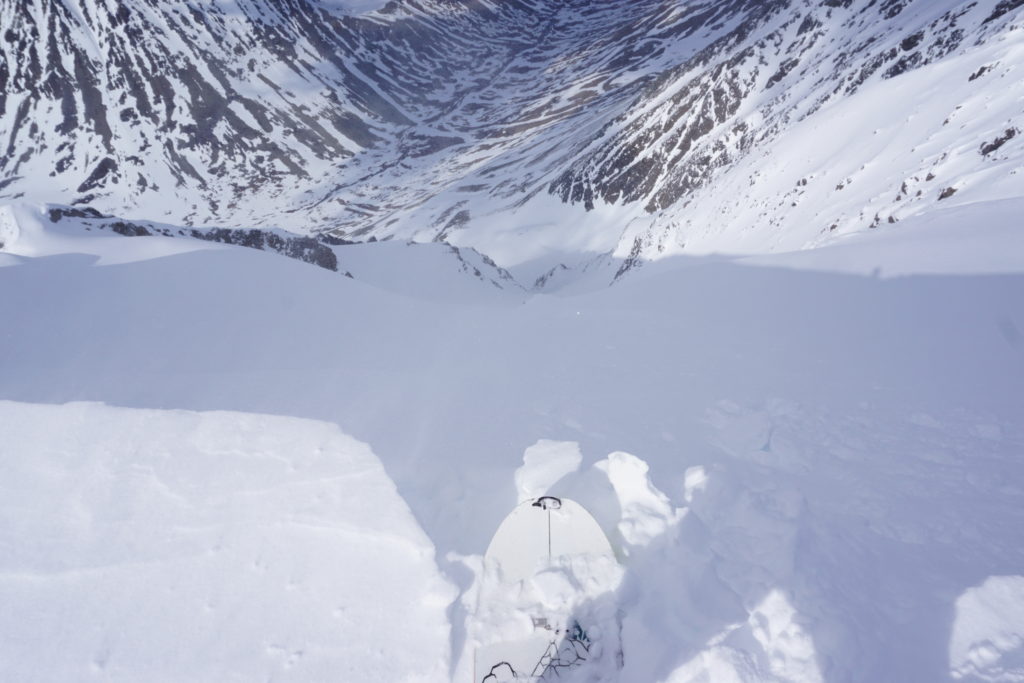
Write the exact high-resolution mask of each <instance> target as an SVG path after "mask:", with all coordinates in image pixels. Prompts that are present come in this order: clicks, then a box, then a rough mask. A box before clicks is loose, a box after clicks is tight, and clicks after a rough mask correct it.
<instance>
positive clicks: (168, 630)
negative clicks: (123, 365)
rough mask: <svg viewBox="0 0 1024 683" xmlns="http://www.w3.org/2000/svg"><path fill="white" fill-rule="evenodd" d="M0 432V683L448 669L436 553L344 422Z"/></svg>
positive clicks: (89, 409) (80, 410) (140, 417)
mask: <svg viewBox="0 0 1024 683" xmlns="http://www.w3.org/2000/svg"><path fill="white" fill-rule="evenodd" d="M0 422H2V423H3V424H4V438H3V440H2V442H0V481H2V482H3V491H4V493H3V496H0V547H2V548H4V549H5V550H4V552H3V553H0V603H2V604H3V605H4V609H3V610H2V611H0V679H3V680H7V681H14V680H23V681H24V680H68V681H70V680H85V679H92V678H99V679H102V680H110V681H122V680H123V681H140V680H190V681H225V680H351V681H356V680H359V681H437V680H443V679H444V678H446V677H447V671H448V669H447V666H448V662H447V661H446V657H445V654H444V653H445V652H446V651H447V648H446V645H447V642H448V625H447V618H446V616H445V608H446V605H447V604H448V603H449V602H450V601H451V599H452V597H453V596H452V594H451V589H450V587H449V585H448V584H447V583H446V582H445V581H444V580H443V579H442V578H441V577H440V575H439V573H438V570H437V567H436V565H435V563H434V557H433V554H434V548H433V546H432V544H431V543H430V541H429V540H428V539H427V537H426V536H425V535H424V533H423V532H422V530H421V529H420V528H419V527H418V525H417V524H416V523H415V521H414V520H413V518H412V515H411V514H410V512H409V510H408V508H407V507H406V505H405V503H404V502H403V501H402V500H401V498H399V496H398V495H397V493H396V491H395V487H394V485H393V484H392V482H391V480H390V479H389V478H388V477H387V475H386V474H385V472H384V470H383V468H382V467H381V464H380V462H379V461H378V460H377V458H376V457H375V456H374V455H373V453H371V452H370V450H369V448H368V447H367V446H365V445H363V444H361V443H358V442H356V441H355V440H353V439H351V438H350V437H348V436H346V435H345V434H343V433H341V432H340V431H339V430H338V429H337V427H335V426H333V425H331V424H327V423H322V422H313V421H310V420H301V419H294V418H283V417H275V416H266V415H253V414H243V413H230V412H210V413H198V412H187V411H157V410H134V409H126V408H114V407H107V406H103V405H99V404H85V403H75V404H68V405H62V406H52V405H32V404H24V403H12V402H0ZM396 633H400V634H401V635H400V638H397V637H396Z"/></svg>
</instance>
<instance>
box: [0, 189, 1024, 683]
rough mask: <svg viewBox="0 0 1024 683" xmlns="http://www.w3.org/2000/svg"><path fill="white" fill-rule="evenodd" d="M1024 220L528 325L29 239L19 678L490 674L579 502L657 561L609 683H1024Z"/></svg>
mask: <svg viewBox="0 0 1024 683" xmlns="http://www.w3.org/2000/svg"><path fill="white" fill-rule="evenodd" d="M1022 214H1024V206H1022V204H1021V200H1019V199H1009V200H1006V201H1003V202H989V203H976V204H971V205H962V206H959V207H955V208H954V209H952V210H951V211H948V212H942V213H941V214H935V216H936V219H935V221H934V222H932V221H925V219H923V218H922V219H921V220H920V221H919V222H918V224H916V225H915V224H914V222H913V221H911V220H907V221H903V222H901V223H899V224H896V225H895V226H893V227H891V229H889V230H886V231H884V232H883V231H879V230H864V231H863V232H862V233H859V234H858V235H856V236H854V237H851V238H847V239H845V240H841V241H838V242H837V243H836V244H834V245H833V246H831V247H829V248H828V249H822V250H816V251H810V252H800V253H796V254H783V255H779V256H777V257H766V256H760V257H757V258H756V259H743V258H736V259H729V258H724V257H714V258H712V257H705V258H698V257H684V256H677V257H674V258H666V259H662V260H661V261H659V262H657V263H654V264H647V265H645V266H643V267H641V268H639V269H636V270H634V271H632V272H629V273H626V274H625V275H624V276H623V277H622V278H620V280H619V281H618V283H617V284H616V285H615V286H613V287H610V288H607V287H604V286H601V287H597V286H592V287H591V286H587V287H580V288H578V290H579V291H581V293H576V294H571V293H569V292H572V291H578V290H574V289H573V287H571V286H569V287H567V288H565V289H562V290H559V291H561V292H563V293H562V294H546V295H545V294H533V295H527V294H526V293H525V291H524V292H522V293H521V294H517V295H515V296H512V295H511V294H509V295H504V294H500V293H499V296H496V297H492V296H490V295H489V296H476V295H475V294H474V292H478V291H479V290H480V289H481V288H482V289H484V290H487V291H491V290H495V288H494V286H493V285H492V284H489V283H487V282H484V281H481V280H480V279H478V278H476V277H472V276H468V275H467V276H466V277H463V278H452V279H450V280H448V283H447V284H446V285H443V287H444V288H446V289H447V291H441V289H440V288H441V287H442V285H440V284H438V285H436V286H434V287H433V288H431V289H427V288H424V291H422V292H420V291H418V290H417V288H416V287H414V286H409V285H408V284H404V285H401V286H393V287H385V286H384V285H385V284H386V282H385V281H386V280H387V277H386V276H387V272H386V270H387V269H386V266H385V265H384V263H385V262H386V260H387V258H390V256H388V257H387V258H385V257H383V256H379V255H374V252H373V250H374V249H395V248H396V247H398V246H400V245H396V244H388V243H383V244H367V245H361V246H360V247H359V249H360V250H363V251H364V253H363V255H362V256H358V257H357V256H353V257H352V262H351V267H352V270H353V273H354V274H357V271H358V270H359V268H360V264H361V263H362V264H365V265H364V266H363V272H365V273H367V274H368V280H367V281H365V282H364V281H360V280H359V279H350V278H347V277H344V276H342V275H341V274H339V273H337V272H331V271H329V270H325V269H323V268H316V267H314V266H311V265H308V264H304V263H301V262H298V261H295V260H289V259H285V258H283V257H281V256H279V255H276V254H271V253H265V252H260V251H256V250H252V249H242V248H237V247H229V246H225V245H217V244H211V243H207V242H199V241H192V240H180V239H172V238H167V237H163V236H151V237H132V238H126V237H120V236H113V235H109V234H96V233H86V234H81V233H76V234H74V235H71V234H70V233H64V232H61V230H63V228H62V227H61V226H63V225H64V223H63V222H62V223H58V224H57V225H56V226H53V225H50V224H48V222H47V221H46V220H45V219H43V217H42V214H40V213H38V212H37V211H35V210H34V209H31V208H30V207H29V208H26V207H20V208H16V209H14V210H8V211H7V212H6V219H5V221H4V222H3V226H4V227H3V228H2V232H3V235H4V238H3V239H4V240H5V243H6V244H7V246H6V247H5V249H4V251H3V252H0V292H3V296H0V321H2V328H0V399H5V400H6V401H8V402H6V403H3V404H2V405H0V421H2V424H3V432H4V435H5V438H4V439H3V441H2V443H0V449H2V454H3V458H2V462H0V467H2V468H3V469H4V473H5V474H4V476H3V477H0V489H2V491H0V492H2V495H0V517H2V518H3V519H4V520H7V521H5V522H4V524H3V525H0V529H2V534H3V536H2V542H0V544H2V546H3V547H5V548H8V552H5V553H3V556H4V559H3V563H4V565H3V570H2V572H0V590H3V591H4V602H5V604H15V605H17V609H16V610H15V611H14V612H13V613H12V612H10V611H5V612H4V615H3V616H2V617H0V625H2V628H3V629H4V632H5V636H4V638H2V639H0V648H3V649H2V651H0V661H2V662H4V666H7V667H9V669H8V670H9V671H13V672H15V674H19V675H16V676H14V677H15V678H25V677H27V678H28V679H29V680H31V679H32V676H34V675H36V673H37V672H39V671H41V669H39V667H41V666H44V665H45V666H53V667H54V669H53V671H54V672H56V673H55V675H57V677H63V674H64V673H65V672H67V673H68V676H71V677H78V678H85V679H88V678H89V677H94V678H97V679H103V678H104V677H108V678H114V677H116V675H119V674H120V675H123V677H125V678H132V677H134V678H135V679H138V678H145V679H159V678H160V676H161V675H162V674H164V675H166V677H167V678H169V679H174V678H178V679H182V678H188V679H190V680H193V679H206V680H223V679H231V677H232V676H235V677H238V678H244V679H250V678H252V677H259V676H270V675H273V676H275V677H276V678H278V679H282V680H283V679H291V680H305V679H308V678H309V677H310V676H313V677H318V678H328V679H329V678H337V679H340V680H374V677H376V679H378V680H402V679H403V677H406V678H409V677H414V676H415V675H422V676H425V677H426V678H427V679H429V680H442V679H446V678H451V680H458V681H463V680H466V678H465V676H466V675H467V669H466V668H465V667H466V666H467V664H466V662H467V659H466V657H467V656H468V654H471V648H472V647H473V645H474V640H473V635H472V634H473V633H474V631H473V630H472V628H476V626H475V625H474V624H475V623H476V622H474V621H473V620H474V618H475V617H476V615H474V613H473V609H474V608H473V601H472V599H471V598H472V596H473V594H474V590H476V588H475V586H476V573H475V572H476V570H477V569H478V568H479V555H481V554H482V553H483V551H484V549H485V548H486V546H487V543H488V541H489V539H490V536H491V534H492V533H493V532H494V530H495V528H496V527H497V525H498V523H499V522H500V521H501V519H502V518H503V517H504V516H505V514H506V513H507V512H508V511H509V510H510V509H511V508H512V506H513V505H514V504H515V503H516V502H517V500H518V499H519V497H520V495H522V491H523V490H525V489H524V487H529V488H530V490H531V491H534V490H539V489H540V488H545V487H547V486H549V485H550V491H551V492H553V493H556V494H563V495H566V496H569V497H572V498H575V499H576V500H579V501H580V502H582V503H584V504H585V505H586V506H587V507H588V509H590V510H591V511H592V512H593V513H594V514H595V516H596V517H597V518H598V520H599V521H600V522H601V524H602V525H603V526H604V528H605V530H606V531H607V532H608V534H609V536H610V538H611V539H612V541H613V543H614V544H615V546H616V549H617V551H618V552H619V553H620V556H621V557H622V558H623V561H624V576H623V578H622V582H621V584H620V585H619V587H618V588H617V589H616V591H615V592H614V593H613V594H612V595H610V596H609V595H604V596H592V597H593V598H594V600H609V599H610V600H613V601H614V603H615V604H616V605H617V606H618V608H619V609H621V611H622V615H623V616H622V642H623V655H624V669H623V670H622V671H621V672H619V671H615V670H608V669H605V670H602V671H598V672H591V673H595V674H596V675H598V676H599V677H600V678H603V679H604V680H619V681H672V682H673V683H682V682H684V681H694V682H696V681H707V680H714V681H722V680H737V681H745V682H750V681H814V680H822V681H829V682H832V681H865V682H867V681H880V680H904V681H940V680H949V679H951V678H955V679H958V680H972V681H982V680H984V681H1012V680H1019V679H1020V677H1021V676H1024V668H1022V664H1021V661H1022V657H1024V647H1022V643H1024V622H1022V620H1021V615H1022V614H1024V596H1022V593H1021V590H1020V586H1021V583H1022V582H1024V572H1022V568H1024V531H1022V530H1024V418H1022V416H1024V391H1022V389H1021V387H1022V386H1024V308H1022V305H1021V302H1022V301H1024V260H1022V259H1021V254H1022V253H1024V249H1022V245H1021V241H1020V240H1021V236H1020V231H1019V229H1017V228H1019V216H1020V215H1022ZM929 222H931V223H932V224H931V225H929V224H928V223H929ZM931 228H934V230H933V229H931ZM69 235H70V236H69ZM72 238H74V239H72ZM147 245H148V246H147ZM183 245H184V246H183ZM965 245H969V246H970V248H965ZM344 249H345V247H339V250H344ZM11 252H13V253H11ZM339 253H343V251H341V252H339ZM413 253H414V252H413V251H409V252H407V254H408V258H409V259H410V263H411V262H412V260H414V259H415V258H416V257H415V256H413V255H412V254H413ZM415 253H422V254H424V255H426V254H432V253H433V252H429V251H424V252H415ZM424 258H425V259H426V260H427V261H430V259H431V258H432V257H429V256H424ZM608 265H609V266H610V267H608V268H606V269H605V270H602V271H601V272H600V273H599V275H600V276H601V278H604V277H605V276H608V277H609V278H610V276H611V275H612V274H614V272H616V266H617V265H619V264H616V263H611V264H608ZM431 267H433V266H431ZM437 267H440V266H437ZM403 269H405V267H403ZM369 275H373V277H375V278H378V281H377V282H374V280H373V278H370V277H369ZM421 276H422V275H421ZM587 277H589V276H587ZM392 279H393V281H395V282H399V283H401V282H402V281H403V275H402V273H401V272H398V273H394V274H393V275H392ZM602 282H603V283H606V282H607V280H606V279H605V280H602ZM378 285H381V286H378ZM389 290H390V291H389ZM495 291H496V290H495ZM68 401H91V402H101V403H103V404H106V406H100V405H87V406H83V405H78V404H75V405H70V406H61V405H54V404H64V403H66V402H68ZM26 404H33V405H26ZM142 409H144V410H142ZM182 411H187V412H182ZM191 411H201V412H199V413H196V412H191ZM202 411H235V412H232V413H222V412H218V413H212V414H211V413H206V412H202ZM254 414H258V415H262V416H263V417H256V416H254ZM296 418H303V420H298V419H296ZM310 420H318V421H320V422H311V421H310ZM324 422H327V423H333V424H335V425H337V426H338V427H340V429H341V430H343V431H344V432H345V433H346V434H351V435H352V436H353V437H354V438H356V439H359V440H360V441H362V442H365V443H367V444H368V445H369V447H370V448H371V449H372V451H373V454H375V455H376V457H377V458H379V459H380V463H382V464H383V467H384V470H385V471H386V472H387V475H388V477H390V479H391V480H392V481H393V482H394V485H395V486H396V487H397V492H398V494H400V496H401V497H402V499H404V504H403V502H402V501H401V500H398V499H397V497H396V496H395V495H394V493H393V492H392V489H391V488H390V484H389V483H388V482H387V481H386V480H385V479H384V478H383V473H382V472H381V471H380V469H377V465H376V463H377V461H376V460H375V459H374V457H373V456H371V455H370V453H369V451H368V450H366V449H365V448H364V447H362V446H358V445H357V444H355V443H354V442H353V441H351V440H349V439H348V438H346V437H344V436H342V435H341V434H340V433H338V431H337V429H336V428H335V427H333V426H329V425H325V424H323V423H324ZM539 453H548V454H549V455H552V454H553V455H552V457H550V458H548V457H545V458H543V459H538V454H539ZM542 460H543V461H545V462H548V463H549V464H550V465H551V467H550V468H547V469H545V467H543V466H542V465H543V462H542ZM364 469H366V470H368V471H369V472H370V474H369V475H367V476H369V477H370V479H369V480H366V479H363V478H360V477H356V476H355V474H354V470H358V471H363V470H364ZM556 478H557V479H558V481H556V482H552V480H553V479H556ZM368 481H372V482H374V483H373V484H372V485H369V484H368ZM318 495H319V496H322V497H321V498H318ZM406 504H407V505H408V507H409V509H411V511H412V514H413V515H414V517H415V519H416V522H417V523H418V524H419V526H420V527H421V528H422V530H423V531H424V532H425V533H426V536H427V537H429V539H430V542H429V543H428V542H427V540H426V539H424V538H423V536H422V535H421V533H420V532H419V531H418V530H417V529H416V528H415V526H414V525H413V524H412V522H411V520H409V518H408V516H407V514H406V513H405V507H404V505H406ZM378 515H379V516H380V517H379V518H378ZM353 524H359V525H361V526H362V525H364V524H365V526H366V528H367V529H381V530H382V531H385V532H386V533H383V534H372V536H371V534H368V533H365V532H360V533H355V532H352V533H349V531H348V530H350V529H352V526H351V525H353ZM310 525H314V528H310ZM373 525H378V526H373ZM339 527H340V529H341V530H338V529H339ZM218 543H219V544H220V545H219V548H220V550H217V548H218ZM430 544H432V545H433V547H434V549H435V555H434V556H433V558H434V559H432V555H431V548H430ZM435 561H436V564H435ZM256 562H264V563H265V566H266V567H267V571H266V572H263V573H260V572H258V571H257V569H258V567H257V566H256V565H255V564H254V563H256ZM177 568H181V569H182V571H177V570H176V569H177ZM439 569H440V571H441V572H442V573H443V575H444V576H445V577H446V578H447V580H448V581H450V582H452V583H453V584H455V585H456V586H457V588H458V589H459V591H461V592H462V597H461V598H459V599H455V600H454V602H452V603H451V605H450V606H448V605H447V603H448V602H449V601H451V600H453V599H454V594H453V593H448V592H447V591H448V590H449V589H446V588H445V587H444V584H443V583H442V582H441V581H440V580H439V578H438V570H439ZM290 587H291V590H290ZM172 589H175V590H177V591H178V592H177V593H169V592H168V591H170V590H172ZM248 598H252V599H251V600H250V599H248ZM382 601H383V602H382ZM345 604H351V605H352V606H353V607H352V608H353V610H354V612H353V613H352V615H350V616H346V615H345V614H341V615H340V616H335V613H334V610H336V609H337V608H339V607H341V606H343V605H345ZM231 605H236V606H237V610H240V611H231V609H230V606H231ZM374 605H383V606H384V609H374V608H373V606H374ZM412 609H415V610H420V611H419V612H410V611H409V610H412ZM350 618H351V620H348V619H350ZM471 627H472V628H471ZM204 629H209V630H204ZM448 629H450V636H448V633H449V631H448ZM212 633H216V637H213V636H210V637H206V636H205V635H204V634H212ZM446 636H448V637H446ZM168 643H169V644H168ZM370 643H372V644H373V645H372V646H371V645H370ZM278 646H280V647H282V648H283V649H275V648H276V647H278ZM218 648H224V649H218ZM367 648H369V649H367ZM373 648H376V649H373ZM184 649H188V651H189V657H188V658H187V659H186V658H185V655H184V654H182V652H183V650H184ZM298 650H302V652H303V654H302V656H301V657H299V656H297V655H296V654H295V653H296V652H297V651H298ZM357 650H358V652H357ZM53 653H56V654H53ZM157 653H160V655H159V656H158V654H157ZM348 653H351V655H352V656H351V658H348V657H347V655H348ZM289 660H291V662H292V664H293V668H291V669H288V668H285V667H286V664H287V662H288V661H289ZM343 660H344V661H343ZM353 663H358V664H359V667H360V671H359V672H358V673H357V674H351V675H349V674H348V673H346V672H351V671H353V670H352V669H350V668H346V667H349V666H351V665H353ZM186 665H187V666H189V667H194V668H191V669H185V668H178V667H185V666H186ZM446 665H447V666H446ZM64 666H68V667H78V668H69V669H64V668H61V667H64ZM103 666H107V667H108V668H107V669H103V668H102V667H103ZM90 667H94V668H90ZM117 667H123V668H117ZM424 667H426V668H424ZM434 667H446V668H444V670H443V672H440V671H439V670H438V669H436V668H434ZM46 671H48V669H47V670H46ZM431 671H432V672H433V673H431ZM25 672H27V673H25ZM582 672H583V670H581V673H582ZM44 673H45V671H44ZM20 674H24V675H23V676H22V675H20ZM321 674H322V675H321ZM7 677H10V676H7ZM39 677H40V678H46V676H45V675H42V674H41V675H40V676H39Z"/></svg>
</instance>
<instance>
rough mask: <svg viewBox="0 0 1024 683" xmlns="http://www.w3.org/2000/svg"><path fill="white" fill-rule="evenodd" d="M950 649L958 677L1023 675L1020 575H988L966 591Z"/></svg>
mask: <svg viewBox="0 0 1024 683" xmlns="http://www.w3.org/2000/svg"><path fill="white" fill-rule="evenodd" d="M949 649H950V652H949V659H950V669H951V671H952V675H953V678H955V679H957V680H961V679H966V680H976V681H1024V576H992V577H989V578H988V579H986V580H985V582H984V583H982V584H981V585H980V586H976V587H974V588H970V589H968V590H967V591H965V592H964V594H963V595H961V596H960V598H959V599H957V601H956V620H955V621H954V622H953V638H952V642H951V643H950V648H949Z"/></svg>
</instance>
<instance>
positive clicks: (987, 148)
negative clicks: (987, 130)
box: [981, 128, 1018, 157]
mask: <svg viewBox="0 0 1024 683" xmlns="http://www.w3.org/2000/svg"><path fill="white" fill-rule="evenodd" d="M1017 133H1018V131H1017V129H1016V128H1007V129H1006V131H1005V132H1004V133H1003V134H1002V135H1000V136H999V137H997V138H996V139H995V140H993V141H992V142H986V143H983V144H982V145H981V155H982V156H986V157H987V156H988V155H989V154H991V153H992V152H994V151H996V150H997V149H999V148H1000V147H1002V146H1003V145H1005V144H1006V143H1007V142H1009V141H1010V140H1012V139H1013V138H1015V137H1017Z"/></svg>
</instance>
